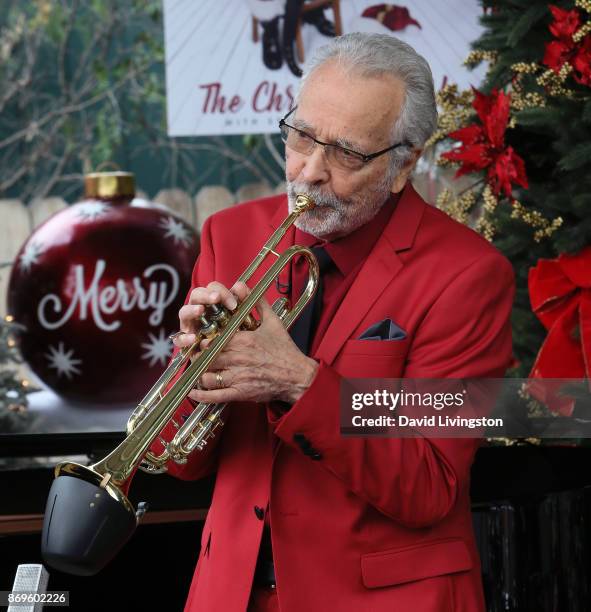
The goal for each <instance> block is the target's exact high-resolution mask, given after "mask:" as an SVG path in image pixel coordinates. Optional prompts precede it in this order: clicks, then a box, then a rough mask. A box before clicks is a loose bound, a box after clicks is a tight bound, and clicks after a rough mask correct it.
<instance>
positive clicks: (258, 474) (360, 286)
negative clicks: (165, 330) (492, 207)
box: [154, 34, 514, 612]
mask: <svg viewBox="0 0 591 612" xmlns="http://www.w3.org/2000/svg"><path fill="white" fill-rule="evenodd" d="M435 124H436V107H435V97H434V91H433V81H432V77H431V72H430V70H429V67H428V65H427V63H426V61H425V60H424V59H423V58H422V57H421V56H419V55H418V54H417V53H416V52H415V51H414V50H413V49H412V48H411V47H409V46H408V45H407V44H405V43H403V42H401V41H399V40H397V39H396V38H394V37H391V36H387V35H375V34H372V35H364V34H349V35H347V36H343V37H340V38H337V39H334V40H333V41H332V42H331V43H330V44H329V45H327V46H325V47H323V48H322V49H320V50H319V52H318V53H317V55H316V56H315V57H314V58H313V59H312V61H311V63H310V64H309V66H308V67H307V70H306V73H305V76H304V79H303V82H302V86H301V90H300V93H299V97H298V100H297V107H296V108H295V109H293V110H292V111H291V112H290V113H289V114H288V115H287V116H286V117H285V118H284V120H283V121H282V122H281V133H282V137H283V140H284V142H285V145H286V147H285V151H286V177H287V185H288V193H287V197H286V196H285V195H282V196H276V197H271V198H267V199H264V200H259V201H254V202H249V203H246V204H243V205H240V206H236V207H234V208H232V209H229V210H225V211H222V212H221V213H218V214H216V215H214V216H213V217H211V218H210V219H209V220H208V221H207V223H206V224H205V226H204V230H203V235H202V245H201V255H200V257H199V260H198V262H197V264H196V267H195V271H194V275H193V288H192V290H191V291H190V293H189V296H188V300H187V304H186V305H185V306H183V308H182V309H181V311H180V326H181V331H183V332H184V334H183V335H181V336H179V337H178V338H177V340H176V341H175V342H176V344H177V346H179V347H180V346H186V345H188V344H190V343H191V342H193V341H194V339H195V336H194V332H195V330H196V329H197V326H198V318H199V316H200V315H202V314H203V312H204V308H205V305H207V304H213V303H219V302H222V303H223V304H225V305H226V306H227V307H228V308H235V307H236V304H237V300H238V301H239V300H240V299H243V297H244V296H245V295H246V293H247V288H246V287H245V286H244V285H234V286H232V283H233V282H234V280H235V279H236V278H237V277H238V276H239V275H240V273H241V272H242V271H243V270H244V268H245V267H246V265H247V264H248V263H249V262H250V260H251V258H252V257H253V256H254V254H256V253H257V252H258V251H259V249H260V247H261V246H262V244H263V243H264V241H265V239H266V238H267V237H268V236H269V235H270V233H271V232H272V231H273V229H274V228H276V227H277V226H278V225H279V224H280V223H281V222H282V220H283V219H284V218H285V216H286V214H287V211H288V209H290V208H291V207H292V206H293V205H294V199H295V194H298V193H305V194H308V195H310V196H311V197H312V198H313V199H314V200H315V202H316V205H317V206H316V208H315V209H313V210H312V211H309V212H306V213H304V214H303V215H302V216H301V217H300V219H299V221H298V222H297V223H296V226H297V227H294V228H292V230H291V231H289V232H288V233H287V235H286V237H285V238H284V239H283V240H282V242H281V244H280V245H279V247H280V249H283V248H284V247H286V246H289V245H291V244H304V245H308V246H312V247H320V248H321V250H320V251H318V253H319V260H321V268H322V269H323V271H322V279H323V292H322V310H321V312H320V315H319V317H318V320H317V321H315V330H314V333H313V336H312V338H311V345H310V346H307V347H304V351H302V350H300V348H298V346H297V345H296V344H295V343H294V341H293V340H292V338H291V337H290V335H289V334H288V332H287V331H285V329H284V327H283V325H282V324H281V322H280V321H279V319H278V318H277V317H276V316H275V314H274V313H273V311H272V310H271V308H270V306H269V304H268V303H267V301H265V300H262V301H261V303H260V305H259V307H258V309H259V315H260V319H261V326H260V327H259V328H258V329H257V330H256V331H254V332H247V331H244V332H238V333H237V334H236V335H235V336H234V338H233V339H232V340H231V342H230V343H229V345H228V347H227V349H226V350H225V351H224V352H222V353H221V354H220V356H219V358H218V359H217V361H216V363H215V368H214V370H213V371H211V372H208V373H207V374H205V375H204V376H203V377H202V381H201V385H200V387H201V388H200V389H196V390H193V391H192V392H191V395H190V397H191V398H192V399H193V400H195V401H204V402H217V403H221V402H231V405H230V406H229V407H228V408H227V411H228V413H227V415H226V417H227V419H226V420H227V422H226V425H225V426H224V428H223V429H222V431H221V433H220V434H218V436H217V437H216V439H215V440H214V441H213V442H211V443H210V444H209V445H208V446H207V447H206V450H204V451H203V452H201V453H194V454H193V455H192V456H191V457H190V459H189V462H188V464H186V465H185V466H177V465H172V464H171V465H170V468H169V471H170V473H171V474H172V475H173V476H176V477H179V478H182V479H187V480H193V479H197V478H201V477H203V476H205V475H207V474H208V473H211V472H214V471H216V472H217V479H216V486H215V492H214V496H213V501H212V505H211V508H210V510H209V513H208V516H207V520H206V523H205V526H204V528H203V535H202V540H201V553H200V556H199V561H198V564H197V569H196V571H195V576H194V579H193V582H192V585H191V589H190V593H189V597H188V601H187V604H186V610H188V611H195V612H197V611H203V612H214V611H217V610H219V611H220V612H233V611H236V612H238V611H240V612H242V611H244V610H247V609H249V610H279V606H280V607H281V610H282V611H283V612H292V611H293V612H295V611H298V612H299V611H300V610H312V611H322V610H329V609H332V610H335V611H336V610H338V611H339V612H344V611H351V612H359V611H366V610H367V611H369V610H371V611H384V612H385V611H388V612H391V611H393V610H401V611H406V610H413V611H414V612H442V611H443V610H446V611H447V610H449V611H450V612H451V611H454V612H461V611H465V612H477V611H479V610H484V602H483V595H482V588H481V581H480V566H479V560H478V554H477V550H476V547H475V543H474V537H473V532H472V524H471V514H470V500H469V476H470V465H471V463H472V460H473V456H474V453H475V451H476V449H477V445H478V443H477V441H476V440H470V439H455V440H454V439H425V438H418V439H392V438H375V437H372V438H345V437H342V436H341V435H340V433H339V385H340V381H341V380H342V378H343V377H366V378H368V377H374V378H376V377H390V378H392V377H393V378H397V377H414V378H444V377H450V378H462V377H501V376H503V374H504V372H505V369H506V367H507V366H508V364H509V362H510V358H511V331H510V325H509V314H510V310H511V304H512V297H513V291H514V288H513V287H514V285H513V274H512V269H511V266H510V264H509V263H508V261H507V260H506V259H505V258H504V257H502V256H501V255H500V254H499V253H498V252H497V251H496V250H495V249H494V248H493V247H492V246H491V245H490V244H489V243H488V242H487V241H486V240H484V239H483V238H481V237H480V236H479V235H478V234H476V233H475V232H473V231H472V230H470V229H468V228H466V227H465V226H463V225H461V224H459V223H456V222H455V221H453V220H451V219H450V218H449V217H447V216H446V215H445V214H443V213H442V212H440V211H439V210H437V209H435V208H433V207H431V206H429V205H428V204H427V203H425V202H424V201H423V200H422V199H421V198H420V197H419V196H418V195H417V194H416V192H415V191H414V190H413V188H412V186H411V185H410V183H408V177H409V175H410V173H411V171H412V169H413V167H414V165H415V162H416V160H417V158H418V157H419V155H420V153H421V150H422V148H423V146H424V143H425V142H426V140H427V139H428V137H429V136H430V134H431V133H432V131H433V129H434V128H435ZM305 268H306V266H305V264H301V269H300V266H299V265H298V264H297V263H294V264H293V265H292V267H291V270H290V271H289V273H286V275H284V276H283V277H281V278H280V279H279V282H278V283H277V286H276V287H273V288H272V289H270V290H269V292H268V295H267V297H268V299H269V300H274V299H275V298H276V297H278V296H279V295H280V293H281V292H284V293H285V292H287V293H289V294H290V297H291V298H292V299H297V297H298V295H299V291H301V287H302V286H303V283H304V279H305V276H306V270H305ZM261 274H262V272H261ZM258 276H260V274H259V275H258ZM255 281H256V278H254V279H253V282H255ZM227 287H230V289H228V288H227ZM376 330H377V331H376ZM368 332H369V333H368ZM376 334H377V338H376ZM369 337H371V338H372V339H367V338H369ZM306 353H307V354H306ZM191 409H192V408H191V405H190V404H189V402H188V401H187V402H185V403H184V404H183V405H182V406H181V408H180V409H179V414H178V416H179V418H181V417H182V416H184V415H185V414H188V413H189V412H190V411H191ZM172 435H173V429H172V427H169V428H167V429H166V430H165V432H164V438H165V439H169V438H170V437H172ZM159 444H160V443H159V442H158V443H155V447H154V450H160V448H161V447H160V446H159Z"/></svg>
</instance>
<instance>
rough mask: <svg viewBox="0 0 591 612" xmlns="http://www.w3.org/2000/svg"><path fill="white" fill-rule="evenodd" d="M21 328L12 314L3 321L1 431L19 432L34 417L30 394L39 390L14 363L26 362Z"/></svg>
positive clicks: (0, 334) (0, 336)
mask: <svg viewBox="0 0 591 612" xmlns="http://www.w3.org/2000/svg"><path fill="white" fill-rule="evenodd" d="M19 327H20V326H19V325H18V324H16V323H15V322H14V321H13V319H12V317H11V316H6V317H4V319H2V320H0V432H1V433H15V432H18V431H21V430H22V429H24V428H25V427H26V426H27V423H28V422H29V420H30V419H29V414H28V413H27V410H26V407H27V394H29V393H31V392H32V391H36V389H35V388H34V387H32V385H30V384H29V382H28V381H27V380H26V379H23V378H22V377H20V376H19V375H18V372H17V371H16V370H15V368H14V365H18V364H20V363H22V359H21V357H20V355H19V352H18V346H17V340H16V338H17V335H18V331H19ZM11 366H12V367H11Z"/></svg>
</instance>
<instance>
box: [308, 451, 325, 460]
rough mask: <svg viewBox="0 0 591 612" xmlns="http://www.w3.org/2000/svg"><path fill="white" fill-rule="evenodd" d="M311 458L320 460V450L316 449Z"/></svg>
mask: <svg viewBox="0 0 591 612" xmlns="http://www.w3.org/2000/svg"><path fill="white" fill-rule="evenodd" d="M310 458H311V459H313V460H314V461H320V459H322V455H321V454H320V453H319V452H318V451H314V452H313V453H311V454H310Z"/></svg>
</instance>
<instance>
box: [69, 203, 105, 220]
mask: <svg viewBox="0 0 591 612" xmlns="http://www.w3.org/2000/svg"><path fill="white" fill-rule="evenodd" d="M108 209H109V207H108V206H107V205H106V204H103V203H102V202H86V203H85V204H80V205H79V206H78V210H77V211H76V216H77V217H79V218H80V219H82V220H83V221H94V220H95V219H98V218H99V217H104V216H105V215H106V214H107V210H108Z"/></svg>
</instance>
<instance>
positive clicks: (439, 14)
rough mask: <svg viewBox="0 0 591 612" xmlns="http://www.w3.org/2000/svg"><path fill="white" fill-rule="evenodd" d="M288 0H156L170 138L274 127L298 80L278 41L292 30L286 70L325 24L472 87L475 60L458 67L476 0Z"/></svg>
mask: <svg viewBox="0 0 591 612" xmlns="http://www.w3.org/2000/svg"><path fill="white" fill-rule="evenodd" d="M290 4H292V0H198V1H196V0H164V39H165V51H166V92H167V116H168V134H169V135H170V136H206V135H224V134H261V133H273V132H277V131H278V122H279V120H280V119H281V117H283V116H284V115H285V114H286V113H287V112H288V111H289V110H290V109H291V107H292V106H293V103H294V98H295V95H296V92H297V87H298V81H299V77H298V76H296V75H295V74H294V71H293V70H292V69H291V68H290V66H289V62H288V61H287V60H286V57H285V52H284V51H283V41H284V38H285V40H288V39H289V38H291V37H292V36H295V43H294V45H293V47H292V48H293V49H294V50H295V57H294V60H293V61H292V62H291V63H292V64H293V62H295V64H296V67H298V66H301V65H302V59H303V60H305V58H307V57H309V56H310V54H312V53H313V52H314V50H315V49H316V48H317V47H319V46H322V45H324V44H326V43H327V42H328V41H329V40H330V38H329V37H328V36H327V35H326V33H330V31H331V30H335V31H337V32H342V33H348V32H379V33H384V34H389V35H392V36H396V37H398V38H400V39H401V40H404V41H405V42H407V43H409V44H410V45H412V46H413V47H414V48H415V49H416V50H417V51H418V52H419V53H420V54H421V55H423V56H424V57H425V58H426V59H427V61H428V62H429V64H430V65H431V69H432V70H433V77H434V80H435V87H436V89H439V88H440V87H441V86H442V85H443V84H444V83H445V82H455V83H457V84H458V85H459V87H460V88H466V87H469V86H470V85H474V86H478V85H479V84H480V81H481V80H482V77H483V75H484V71H485V69H486V67H485V66H484V65H482V66H480V67H478V68H477V69H476V70H474V71H469V70H468V69H467V68H466V67H464V66H463V64H462V62H463V61H464V59H465V58H466V56H467V55H468V53H469V51H470V43H471V42H473V41H474V40H476V39H477V38H478V37H479V36H480V33H481V27H480V25H479V23H478V18H479V16H480V15H481V14H482V8H481V7H480V6H479V4H478V2H477V0H447V1H446V2H441V0H414V2H412V3H409V4H406V5H393V4H377V3H375V2H372V1H371V0H369V1H368V0H340V1H339V0H337V1H335V2H331V3H329V5H330V6H329V8H326V9H325V10H324V11H323V12H322V13H320V14H319V13H318V12H316V13H314V12H312V13H311V14H310V12H307V13H305V14H303V15H301V14H300V15H295V17H294V16H293V14H294V10H293V5H292V7H291V9H290V10H289V11H288V10H287V8H288V5H290ZM293 4H295V5H297V6H299V4H300V3H299V2H295V3H293ZM305 6H306V3H304V9H305ZM298 31H299V32H300V35H299V36H297V32H298ZM293 32H296V34H293ZM322 32H324V34H323V33H322ZM298 41H299V44H298ZM298 51H299V54H300V55H302V56H303V58H302V57H298Z"/></svg>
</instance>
